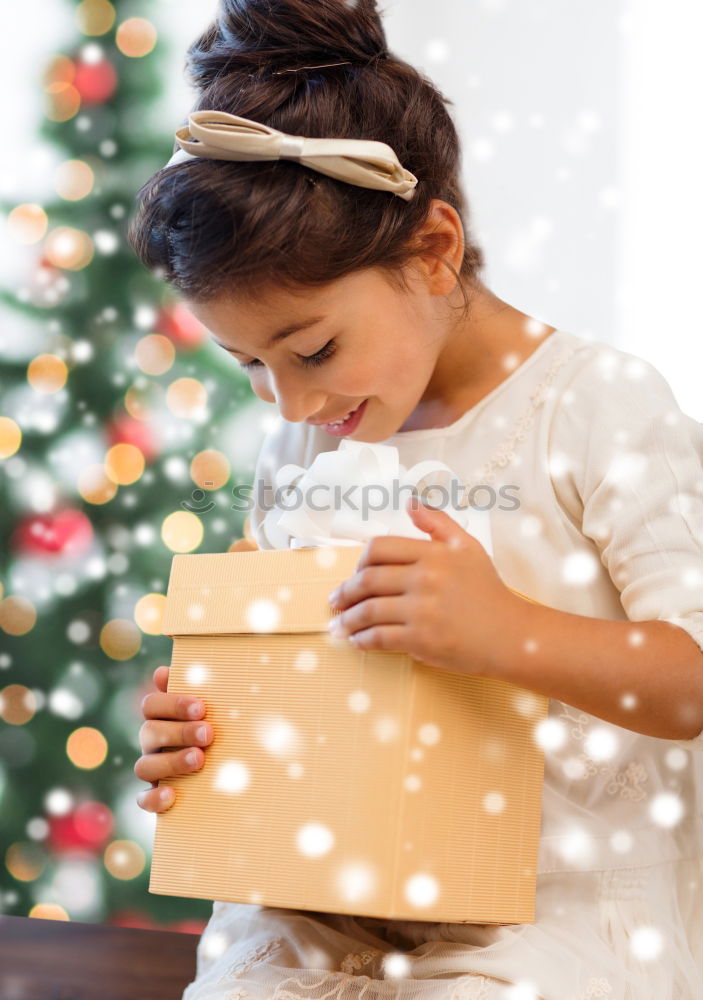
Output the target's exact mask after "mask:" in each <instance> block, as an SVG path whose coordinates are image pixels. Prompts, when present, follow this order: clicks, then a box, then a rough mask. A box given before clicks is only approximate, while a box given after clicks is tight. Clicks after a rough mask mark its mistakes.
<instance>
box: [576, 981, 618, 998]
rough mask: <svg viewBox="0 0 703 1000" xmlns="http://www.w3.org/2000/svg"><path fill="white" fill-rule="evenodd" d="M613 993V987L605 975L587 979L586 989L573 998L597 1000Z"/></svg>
mask: <svg viewBox="0 0 703 1000" xmlns="http://www.w3.org/2000/svg"><path fill="white" fill-rule="evenodd" d="M612 994H613V987H612V986H611V985H610V982H609V981H608V980H607V979H606V978H605V976H599V977H598V978H595V977H593V978H591V979H589V980H588V983H587V985H586V989H585V990H582V991H581V992H580V993H579V995H578V996H577V997H573V1000H597V998H600V997H609V996H612Z"/></svg>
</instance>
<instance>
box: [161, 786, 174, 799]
mask: <svg viewBox="0 0 703 1000" xmlns="http://www.w3.org/2000/svg"><path fill="white" fill-rule="evenodd" d="M159 798H160V799H161V801H162V802H168V800H169V799H172V798H173V790H172V789H171V788H162V789H161V791H160V792H159Z"/></svg>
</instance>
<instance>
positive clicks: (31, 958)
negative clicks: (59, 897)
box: [0, 915, 200, 1000]
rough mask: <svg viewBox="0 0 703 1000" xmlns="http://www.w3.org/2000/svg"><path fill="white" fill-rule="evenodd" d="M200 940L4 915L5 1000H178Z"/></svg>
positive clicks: (0, 973) (0, 986)
mask: <svg viewBox="0 0 703 1000" xmlns="http://www.w3.org/2000/svg"><path fill="white" fill-rule="evenodd" d="M199 939H200V938H199V935H198V934H181V933H177V932H174V931H151V930H141V929H139V928H134V927H114V926H111V925H108V924H82V923H76V922H74V921H67V920H41V919H38V918H35V917H10V916H7V915H0V1000H128V998H129V1000H180V998H181V996H182V994H183V990H184V989H185V987H186V986H187V985H188V983H189V982H191V981H192V980H193V979H194V978H195V949H196V947H197V944H198V941H199Z"/></svg>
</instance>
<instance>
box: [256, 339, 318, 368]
mask: <svg viewBox="0 0 703 1000" xmlns="http://www.w3.org/2000/svg"><path fill="white" fill-rule="evenodd" d="M336 349H337V346H336V344H335V342H334V340H328V341H327V343H326V344H325V346H324V347H322V348H320V350H319V351H318V352H317V353H316V354H310V355H308V357H303V356H302V355H301V356H300V360H301V361H302V363H303V365H304V366H305V367H308V366H310V367H312V366H314V365H321V364H322V362H323V361H326V360H327V359H328V358H331V357H332V355H333V354H334V352H335V351H336ZM260 364H261V362H260V361H259V360H258V359H256V358H255V359H254V360H253V361H247V362H246V364H244V363H242V362H241V361H240V362H239V367H240V368H258V367H259V365H260Z"/></svg>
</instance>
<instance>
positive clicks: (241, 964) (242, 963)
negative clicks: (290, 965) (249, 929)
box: [217, 937, 284, 984]
mask: <svg viewBox="0 0 703 1000" xmlns="http://www.w3.org/2000/svg"><path fill="white" fill-rule="evenodd" d="M283 943H284V941H283V938H282V937H275V938H272V939H271V940H270V941H266V942H264V944H260V945H257V946H256V948H252V949H251V950H250V951H248V952H247V953H246V954H245V955H243V956H242V957H241V958H239V959H237V961H236V962H233V963H232V965H230V966H228V968H227V969H226V970H225V972H224V973H223V974H222V975H221V976H220V978H219V979H218V980H217V982H218V984H219V983H226V982H228V981H229V980H230V979H236V978H237V976H243V975H244V974H245V973H247V972H249V970H250V969H251V968H252V967H253V966H254V965H256V964H257V963H259V962H263V961H264V959H265V958H267V957H268V956H269V955H270V954H271V952H272V951H274V950H275V949H276V948H280V946H281V945H282V944H283Z"/></svg>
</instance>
